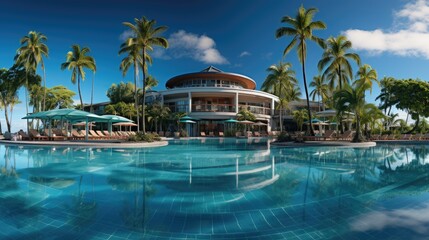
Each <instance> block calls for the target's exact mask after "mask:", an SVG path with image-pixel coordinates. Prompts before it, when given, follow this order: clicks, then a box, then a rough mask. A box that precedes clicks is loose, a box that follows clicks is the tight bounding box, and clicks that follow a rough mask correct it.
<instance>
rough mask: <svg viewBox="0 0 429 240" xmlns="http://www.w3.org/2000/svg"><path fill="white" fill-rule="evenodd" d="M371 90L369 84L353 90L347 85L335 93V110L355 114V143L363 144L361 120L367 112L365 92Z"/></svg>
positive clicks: (355, 87) (358, 86)
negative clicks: (365, 111)
mask: <svg viewBox="0 0 429 240" xmlns="http://www.w3.org/2000/svg"><path fill="white" fill-rule="evenodd" d="M368 88H369V85H368V84H364V85H356V86H354V88H352V87H351V86H349V85H345V86H344V87H343V88H342V89H339V90H338V91H336V92H335V93H334V102H335V108H336V109H337V111H339V112H345V111H350V112H353V113H354V115H355V116H354V117H355V122H356V134H355V136H354V138H353V140H352V141H353V142H363V141H365V137H364V136H363V135H362V130H361V119H362V116H363V114H364V110H365V97H364V96H365V95H364V93H365V90H367V89H368Z"/></svg>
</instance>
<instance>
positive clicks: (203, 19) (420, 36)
mask: <svg viewBox="0 0 429 240" xmlns="http://www.w3.org/2000/svg"><path fill="white" fill-rule="evenodd" d="M301 4H303V5H304V7H306V8H309V7H315V8H318V9H319V12H318V13H317V14H316V16H315V20H321V21H324V22H325V23H326V24H327V27H328V28H327V29H326V30H323V31H315V32H314V34H315V35H317V36H319V37H322V38H328V37H330V36H338V35H339V34H345V35H346V36H347V37H348V38H349V39H350V40H351V41H352V42H353V46H354V49H353V51H355V52H357V53H358V54H360V56H361V59H362V62H363V63H367V64H370V65H371V66H372V67H373V68H375V69H376V70H377V72H378V75H379V77H380V78H382V77H383V76H392V77H395V78H420V79H427V77H426V76H427V75H428V74H429V68H428V67H427V66H429V62H428V58H429V44H428V43H429V29H428V28H427V27H428V26H429V1H426V0H417V1H416V0H409V1H405V0H377V1H373V0H361V1H353V0H344V1H338V0H323V1H321V0H311V1H310V0H305V1H296V0H287V1H286V0H250V1H238V0H236V1H231V0H220V1H219V0H218V1H207V0H194V1H173V0H171V1H166V0H157V1H142V0H140V1H134V0H133V1H112V0H111V1H108V0H104V1H88V0H87V1H81V0H78V1H73V2H64V1H43V0H41V1H27V0H25V1H20V0H16V1H6V2H3V3H2V6H1V8H0V29H1V33H0V67H5V68H8V67H10V66H11V65H12V64H13V57H14V55H15V52H16V49H18V48H19V40H20V38H22V37H23V36H25V35H27V34H28V32H29V31H31V30H35V31H38V32H42V33H43V34H45V35H46V36H47V37H48V41H47V45H48V47H49V49H50V53H49V57H48V58H47V59H45V60H44V61H45V64H46V76H47V86H48V87H52V86H55V85H64V86H66V87H68V88H70V89H71V90H73V91H75V92H77V86H76V85H73V84H71V81H70V76H71V73H70V72H69V71H61V70H60V64H61V63H63V62H64V61H65V55H66V53H67V52H68V51H69V50H70V47H71V45H72V44H79V45H81V46H87V47H89V48H90V49H91V53H90V54H91V55H92V56H93V57H94V58H95V60H96V64H97V73H96V75H95V90H94V94H95V95H94V102H102V101H107V100H108V98H107V97H106V91H107V89H108V88H109V87H110V86H111V84H112V83H119V82H121V81H124V82H127V81H133V78H132V72H129V73H128V74H127V75H126V76H125V77H123V76H122V74H121V72H120V71H119V63H120V60H121V58H122V56H118V50H119V46H120V44H121V41H122V38H123V37H124V36H125V35H126V30H127V28H126V27H125V26H123V25H122V23H123V22H126V21H128V22H132V21H133V20H134V18H141V17H142V16H146V17H147V18H149V19H155V20H156V21H157V24H158V25H165V26H167V27H168V30H167V31H166V32H165V33H164V37H166V38H167V39H168V40H169V42H170V46H171V47H170V48H169V49H167V50H165V51H164V50H161V49H155V51H154V52H153V57H154V61H153V65H152V66H151V67H150V68H149V73H150V74H151V75H153V76H154V77H155V78H156V79H158V81H159V85H158V87H156V88H155V89H156V90H162V89H164V88H165V82H166V81H167V80H168V79H169V78H171V77H173V76H176V75H179V74H183V73H189V72H196V71H200V70H202V69H204V68H205V67H207V66H209V65H214V66H216V67H218V68H220V69H222V70H223V71H226V72H235V73H240V74H244V75H247V76H249V77H251V78H253V79H254V80H255V81H256V83H257V88H258V89H259V88H260V86H261V84H262V82H263V81H264V79H265V77H266V75H267V72H266V69H267V68H268V67H269V66H270V65H272V64H275V63H278V62H279V61H281V60H282V59H283V60H284V61H287V62H291V63H292V65H293V68H294V69H295V71H296V75H297V78H298V79H299V81H300V82H301V89H302V92H304V89H303V87H302V86H303V85H302V74H301V66H300V64H299V62H298V61H297V56H296V54H295V51H294V52H292V53H290V54H289V55H288V56H286V57H285V58H283V56H282V53H283V50H284V47H285V46H286V45H287V44H288V43H289V42H290V41H291V38H281V39H277V40H276V39H275V37H274V33H275V30H276V29H277V28H279V27H281V26H283V25H282V24H281V22H280V19H281V18H282V16H286V15H288V16H295V14H296V12H297V9H298V8H299V6H300V5H301ZM321 55H322V49H320V48H319V47H318V46H316V44H314V43H309V48H308V56H307V57H308V61H307V65H306V67H307V76H308V79H309V80H311V79H312V77H313V76H315V75H316V74H318V71H317V62H318V61H319V59H320V57H321ZM356 68H357V67H355V68H354V71H355V70H356ZM91 79H92V74H88V76H87V79H86V80H85V82H84V83H83V85H82V92H83V99H84V102H87V103H89V101H90V90H91ZM378 94H379V89H378V88H377V87H375V88H374V90H373V92H372V94H371V95H370V96H369V98H368V100H369V101H374V98H375V96H377V95H378ZM20 99H21V101H25V98H24V90H21V91H20ZM75 99H76V102H77V100H78V95H76V97H75ZM24 115H25V106H24V104H21V105H18V106H17V107H16V108H15V111H14V116H13V123H12V127H13V129H12V130H13V131H16V130H19V129H20V128H24V126H25V123H24V121H22V120H20V118H21V117H23V116H24ZM0 121H1V122H2V126H3V130H4V129H5V126H6V124H5V121H4V113H3V111H1V112H0Z"/></svg>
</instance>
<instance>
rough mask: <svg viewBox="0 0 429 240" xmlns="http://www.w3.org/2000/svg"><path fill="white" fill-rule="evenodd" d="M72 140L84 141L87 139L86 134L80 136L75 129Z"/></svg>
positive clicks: (72, 132)
mask: <svg viewBox="0 0 429 240" xmlns="http://www.w3.org/2000/svg"><path fill="white" fill-rule="evenodd" d="M71 138H72V139H74V140H83V139H85V135H84V134H80V133H78V132H77V131H76V130H75V129H73V130H72V131H71Z"/></svg>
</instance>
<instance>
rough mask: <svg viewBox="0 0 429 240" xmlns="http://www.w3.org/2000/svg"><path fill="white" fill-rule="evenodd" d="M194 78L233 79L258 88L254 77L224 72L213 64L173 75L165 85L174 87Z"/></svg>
mask: <svg viewBox="0 0 429 240" xmlns="http://www.w3.org/2000/svg"><path fill="white" fill-rule="evenodd" d="M194 78H203V79H219V80H230V81H231V80H232V81H235V82H238V83H240V84H241V85H242V86H243V87H244V88H246V89H252V90H254V89H255V88H256V82H255V81H254V80H253V79H251V78H249V77H247V76H244V75H241V74H237V73H228V72H223V71H221V70H219V69H218V68H215V67H213V66H210V67H208V68H205V69H203V70H202V71H201V72H194V73H186V74H182V75H178V76H175V77H172V78H170V79H169V80H168V81H167V82H166V83H165V87H166V88H174V86H175V85H176V84H178V83H180V82H181V81H183V80H188V79H194Z"/></svg>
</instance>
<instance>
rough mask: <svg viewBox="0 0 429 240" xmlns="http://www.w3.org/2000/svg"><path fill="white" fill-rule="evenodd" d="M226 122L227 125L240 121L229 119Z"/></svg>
mask: <svg viewBox="0 0 429 240" xmlns="http://www.w3.org/2000/svg"><path fill="white" fill-rule="evenodd" d="M224 122H226V123H236V122H238V121H237V120H235V119H232V118H230V119H228V120H225V121H224Z"/></svg>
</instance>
